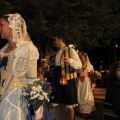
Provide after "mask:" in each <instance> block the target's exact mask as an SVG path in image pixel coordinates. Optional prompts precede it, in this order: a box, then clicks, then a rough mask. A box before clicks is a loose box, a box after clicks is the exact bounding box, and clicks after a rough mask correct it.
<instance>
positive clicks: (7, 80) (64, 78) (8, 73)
mask: <svg viewBox="0 0 120 120" xmlns="http://www.w3.org/2000/svg"><path fill="white" fill-rule="evenodd" d="M0 33H1V38H2V39H6V40H7V41H8V43H7V44H6V45H5V46H4V47H3V48H2V49H1V50H0V74H1V76H0V77H1V79H0V99H1V101H0V119H1V120H41V119H42V120H53V119H54V120H74V119H75V111H77V112H78V113H79V114H80V116H81V117H83V118H89V117H90V116H91V113H92V112H93V111H95V110H96V108H95V101H94V93H93V89H92V82H91V75H92V73H93V72H94V68H93V66H92V64H91V63H90V60H89V57H88V55H87V53H83V52H78V53H77V52H76V50H75V49H74V48H72V47H68V46H67V45H66V37H65V36H64V35H61V34H59V35H56V36H55V38H54V41H53V44H54V47H52V48H51V53H50V58H49V59H48V63H47V64H46V63H44V64H42V65H38V64H37V61H38V59H39V52H38V49H37V48H36V47H35V45H34V44H33V42H32V40H31V39H30V37H29V35H28V33H27V27H26V23H25V21H24V19H23V17H22V16H21V15H20V14H18V13H15V14H7V15H5V16H2V17H1V18H0ZM119 67H120V64H117V67H115V69H113V70H111V72H110V74H112V73H113V71H116V73H114V76H116V77H115V79H116V81H114V80H115V79H114V76H113V74H112V75H111V76H110V79H111V80H110V81H109V84H108V85H109V86H108V92H107V95H106V101H107V100H108V102H110V103H111V104H113V105H114V107H113V109H114V110H115V113H116V114H117V115H119V111H118V109H119V103H118V102H115V101H116V97H115V96H119V95H118V94H117V93H116V91H119V84H117V81H119V79H120V75H119ZM36 78H40V79H41V80H43V81H48V82H50V83H51V87H52V93H51V96H53V98H52V97H51V98H50V102H49V103H47V108H43V109H42V110H40V111H39V117H36V116H35V114H34V112H35V111H34V107H31V105H29V106H28V101H27V100H26V99H25V98H24V97H23V96H22V88H23V85H24V84H27V83H28V82H29V81H33V80H35V79H36ZM113 83H114V84H113ZM112 85H114V86H112ZM113 89H114V93H115V94H113V95H112V97H113V98H115V99H112V100H111V98H110V97H111V95H110V94H111V93H112V90H113ZM45 107H46V105H45ZM116 107H117V108H118V109H116ZM46 111H47V112H46ZM48 112H49V113H48ZM45 116H49V117H45Z"/></svg>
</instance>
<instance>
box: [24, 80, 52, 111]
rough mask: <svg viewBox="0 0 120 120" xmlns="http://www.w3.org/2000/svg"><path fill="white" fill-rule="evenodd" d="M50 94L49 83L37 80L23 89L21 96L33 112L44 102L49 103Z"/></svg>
mask: <svg viewBox="0 0 120 120" xmlns="http://www.w3.org/2000/svg"><path fill="white" fill-rule="evenodd" d="M51 92H52V87H51V85H50V83H49V82H44V81H42V80H38V79H37V80H35V81H33V82H29V83H28V84H27V86H24V87H23V96H24V97H25V98H26V99H27V100H28V101H29V103H30V104H31V105H33V108H34V110H35V111H36V110H38V109H39V107H40V106H42V105H43V104H44V103H45V102H49V97H50V94H51Z"/></svg>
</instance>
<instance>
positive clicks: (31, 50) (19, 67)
mask: <svg viewBox="0 0 120 120" xmlns="http://www.w3.org/2000/svg"><path fill="white" fill-rule="evenodd" d="M5 16H8V22H9V28H11V29H12V37H13V42H15V43H16V46H17V48H16V50H15V57H16V58H15V61H14V63H13V68H12V70H13V73H14V75H15V76H17V77H20V76H22V75H24V74H25V73H26V72H27V70H28V61H30V60H37V59H38V58H39V54H38V50H37V48H36V47H35V46H34V45H33V43H32V41H31V39H30V37H29V35H28V32H27V27H26V23H25V20H24V19H23V18H22V16H21V15H20V14H18V13H15V14H7V15H5Z"/></svg>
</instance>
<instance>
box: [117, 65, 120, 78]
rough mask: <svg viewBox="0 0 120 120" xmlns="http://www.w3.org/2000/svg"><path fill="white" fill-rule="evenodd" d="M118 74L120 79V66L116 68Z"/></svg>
mask: <svg viewBox="0 0 120 120" xmlns="http://www.w3.org/2000/svg"><path fill="white" fill-rule="evenodd" d="M116 76H117V78H118V79H120V67H119V68H118V69H117V70H116Z"/></svg>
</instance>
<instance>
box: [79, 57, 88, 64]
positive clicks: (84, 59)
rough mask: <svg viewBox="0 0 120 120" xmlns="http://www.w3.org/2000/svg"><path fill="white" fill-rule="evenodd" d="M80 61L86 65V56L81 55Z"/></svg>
mask: <svg viewBox="0 0 120 120" xmlns="http://www.w3.org/2000/svg"><path fill="white" fill-rule="evenodd" d="M80 60H81V62H82V63H85V62H86V60H87V59H86V58H85V56H84V55H80Z"/></svg>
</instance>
